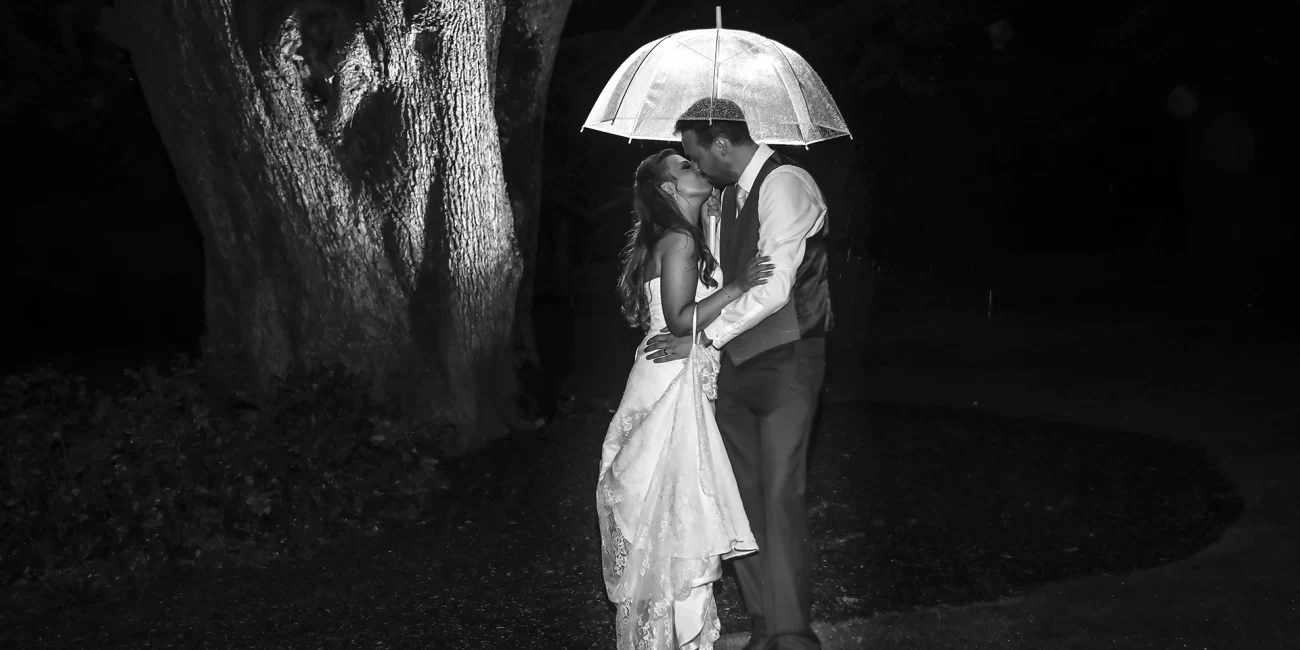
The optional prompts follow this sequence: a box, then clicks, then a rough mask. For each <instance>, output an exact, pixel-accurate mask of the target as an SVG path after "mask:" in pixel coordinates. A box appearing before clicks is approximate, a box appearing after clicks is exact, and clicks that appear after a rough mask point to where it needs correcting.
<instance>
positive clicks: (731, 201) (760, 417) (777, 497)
mask: <svg viewBox="0 0 1300 650" xmlns="http://www.w3.org/2000/svg"><path fill="white" fill-rule="evenodd" d="M711 221H712V222H713V223H712V224H710V225H711V228H710V240H711V241H710V244H711V245H712V247H713V250H714V251H717V258H718V262H719V267H720V270H721V274H722V279H723V282H724V283H726V282H730V281H731V280H732V279H733V278H736V277H739V275H740V274H741V273H742V272H743V270H744V268H745V264H746V263H747V262H748V261H749V260H750V259H752V258H753V257H754V256H755V255H757V254H759V253H760V251H761V253H762V254H764V255H769V256H771V258H772V260H771V263H772V264H773V265H774V269H773V275H772V276H771V277H770V278H768V282H767V283H766V284H763V285H759V286H757V287H754V288H753V289H751V290H750V291H749V292H747V293H746V294H745V295H744V296H742V297H741V298H740V299H738V300H736V301H735V302H733V303H731V304H730V305H728V306H727V307H726V308H725V309H724V310H723V312H722V314H721V315H719V316H718V318H717V319H716V320H715V321H714V322H713V323H711V324H710V325H709V326H708V327H707V328H705V334H706V335H707V336H708V337H709V338H710V339H712V340H713V345H715V346H716V347H718V348H719V349H721V350H722V352H723V354H722V370H721V372H720V373H719V376H718V399H717V401H716V411H717V421H718V428H719V429H720V431H721V433H722V437H723V442H724V443H725V444H726V447H727V454H728V455H729V456H730V458H731V464H732V468H733V470H734V471H735V475H736V482H737V484H738V485H739V487H740V496H741V499H742V501H743V502H744V505H745V513H746V514H747V515H748V517H749V521H750V527H751V529H752V530H753V532H754V536H755V538H756V540H757V542H758V548H759V552H758V553H757V554H756V555H749V556H747V557H743V558H740V559H737V560H736V574H737V577H738V578H739V582H740V589H741V594H742V595H743V597H744V599H745V606H746V608H747V609H748V610H749V614H750V618H751V620H752V622H753V635H754V638H756V639H766V643H767V645H764V646H762V647H764V648H768V649H772V650H776V649H779V650H786V649H795V648H798V649H808V648H819V647H820V643H819V642H818V640H817V637H816V635H814V634H813V632H812V628H811V627H810V623H811V620H810V617H811V608H812V544H811V540H810V539H809V530H808V508H807V504H806V503H805V500H804V490H805V487H806V485H807V456H808V440H809V437H810V435H811V432H812V423H813V416H814V414H815V412H816V409H817V402H818V397H819V396H820V394H821V387H822V380H823V377H824V375H825V368H826V354H825V351H826V339H825V335H826V333H827V332H828V331H830V329H831V327H832V320H833V319H832V315H831V302H830V292H829V289H828V286H827V284H828V278H827V276H828V273H827V255H826V243H825V234H826V202H825V200H824V199H823V198H822V194H821V191H820V189H818V187H817V184H816V182H814V181H813V179H812V177H811V176H810V175H809V174H808V172H807V171H805V170H804V169H802V168H800V167H798V166H797V165H793V164H792V163H791V162H790V161H788V160H785V159H783V158H782V157H781V156H780V155H779V154H776V153H775V152H773V151H772V150H771V149H770V148H768V147H766V146H760V147H759V150H758V152H757V153H755V154H754V157H753V159H752V160H751V161H750V163H749V165H748V166H747V167H746V169H745V172H744V173H743V174H741V177H740V180H739V181H738V182H737V183H736V184H735V185H732V186H730V187H728V188H727V189H726V190H725V191H724V192H723V195H722V210H721V213H720V214H719V216H718V217H716V218H715V219H713V220H711Z"/></svg>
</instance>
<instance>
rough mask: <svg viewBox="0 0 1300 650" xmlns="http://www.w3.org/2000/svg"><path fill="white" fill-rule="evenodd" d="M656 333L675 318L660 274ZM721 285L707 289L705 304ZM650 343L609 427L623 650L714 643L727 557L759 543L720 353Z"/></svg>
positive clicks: (611, 534) (614, 569) (611, 523)
mask: <svg viewBox="0 0 1300 650" xmlns="http://www.w3.org/2000/svg"><path fill="white" fill-rule="evenodd" d="M646 291H647V292H649V298H650V300H649V306H650V319H651V323H650V329H649V331H648V332H647V334H646V339H648V338H649V337H651V336H654V335H655V334H658V333H659V330H661V329H663V327H664V325H665V321H664V315H663V306H662V303H661V300H660V293H659V280H658V279H654V280H651V281H650V282H648V283H646ZM710 292H711V291H710V290H709V289H707V288H706V287H704V286H703V285H699V286H697V287H696V300H700V299H703V298H704V297H705V296H707V295H708V294H709V293H710ZM644 347H645V339H643V340H642V343H641V345H638V346H637V352H636V362H635V363H634V364H633V366H632V372H631V374H630V375H629V376H628V379H627V387H626V388H625V389H624V391H623V399H622V402H621V403H620V404H619V407H618V410H617V411H616V412H615V413H614V420H613V422H611V423H610V425H609V431H608V432H607V433H606V434H605V444H604V447H603V449H602V450H601V458H600V481H599V483H598V484H597V488H596V506H597V511H598V513H599V515H600V536H601V555H602V560H603V569H604V575H605V590H606V593H607V594H608V596H609V599H610V600H611V601H613V602H614V603H615V605H617V607H618V613H617V619H616V621H615V627H616V628H617V633H618V646H617V647H618V650H678V649H684V650H709V649H710V648H712V647H713V643H714V641H716V640H717V639H718V636H719V633H720V631H721V625H720V624H719V622H718V612H717V608H716V606H715V604H714V600H713V581H714V580H717V579H718V577H719V576H720V575H721V565H720V561H721V560H723V559H727V558H731V557H735V556H738V555H743V554H746V553H752V552H754V551H756V550H758V545H757V544H755V543H754V535H753V534H752V533H751V532H750V530H749V519H748V518H747V517H746V516H745V510H744V507H743V506H742V505H741V502H740V492H739V491H738V490H737V488H736V477H735V475H734V474H733V473H732V470H731V462H730V461H729V460H728V459H727V452H726V450H725V449H724V448H723V446H722V437H721V434H719V433H718V426H717V423H716V421H715V420H714V417H713V403H712V401H711V400H712V399H713V398H715V397H716V396H717V372H718V352H717V350H714V349H712V348H703V347H701V346H698V345H697V346H694V348H693V349H692V353H691V357H690V358H689V359H684V360H679V361H670V362H666V363H654V362H652V361H647V360H646V359H645V353H644V352H643V349H644Z"/></svg>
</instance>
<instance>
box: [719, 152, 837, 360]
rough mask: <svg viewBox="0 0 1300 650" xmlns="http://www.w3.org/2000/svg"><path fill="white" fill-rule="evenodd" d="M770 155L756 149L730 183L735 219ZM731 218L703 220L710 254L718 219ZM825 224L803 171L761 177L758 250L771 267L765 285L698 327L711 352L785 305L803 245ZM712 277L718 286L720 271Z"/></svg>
mask: <svg viewBox="0 0 1300 650" xmlns="http://www.w3.org/2000/svg"><path fill="white" fill-rule="evenodd" d="M771 156H772V149H771V148H770V147H768V146H767V145H765V144H760V145H759V146H758V151H756V152H755V153H754V157H753V158H752V159H750V161H749V165H747V166H746V167H745V171H744V173H742V174H741V175H740V180H738V181H736V185H737V188H736V216H738V215H739V214H740V209H741V208H743V207H744V206H745V199H746V198H747V197H748V196H749V193H750V191H751V190H752V189H753V186H754V180H755V179H756V178H757V177H758V173H759V171H761V170H762V168H763V163H765V162H767V159H768V158H770V157H771ZM736 216H732V215H721V214H720V215H719V216H717V217H712V218H710V219H709V221H710V222H711V223H710V224H709V234H708V243H709V248H710V249H712V250H713V251H714V252H715V255H716V254H717V251H720V250H721V248H720V247H719V241H720V239H719V236H720V234H721V229H720V220H721V219H733V218H736ZM825 223H826V200H825V199H824V198H823V197H822V193H821V190H820V189H819V188H818V187H817V182H816V181H814V180H813V178H812V176H811V175H809V174H808V172H807V171H806V170H804V169H803V168H802V167H796V166H794V165H785V166H783V167H778V168H776V169H774V170H772V173H770V174H768V175H767V178H766V179H764V180H763V186H762V192H761V193H760V194H759V197H758V250H759V251H760V253H761V254H763V255H767V256H770V257H771V258H772V259H771V261H770V262H769V263H770V264H772V265H773V268H772V275H771V276H770V277H768V278H767V283H766V284H760V285H758V286H756V287H754V288H753V289H750V290H749V291H747V292H746V293H745V295H743V296H741V297H740V298H738V299H736V300H735V301H733V302H732V303H731V304H729V305H727V306H726V307H724V308H723V309H722V313H721V314H719V315H718V317H717V319H715V320H714V321H713V322H712V323H710V324H709V326H708V327H705V328H704V334H705V335H706V336H708V337H709V338H710V339H712V341H713V347H715V348H719V349H721V348H722V346H724V345H726V344H727V342H728V341H730V340H731V339H734V338H736V337H737V336H740V335H741V334H743V333H745V332H746V331H748V330H749V329H750V328H751V327H753V326H754V325H756V324H758V323H759V321H762V320H763V319H764V318H767V317H768V316H770V315H772V314H774V313H776V311H777V310H779V309H781V308H782V307H784V306H785V303H787V302H789V301H790V291H791V289H792V288H793V287H794V276H795V272H796V271H798V269H799V265H800V264H801V263H803V254H804V246H805V240H807V239H808V237H809V236H811V235H814V234H817V233H818V232H820V231H821V229H822V226H823V225H824V224H825ZM745 261H748V260H745ZM719 263H721V260H719ZM713 275H714V279H716V280H717V281H718V284H719V286H721V284H722V270H721V269H718V270H716V271H715V272H714V274H713Z"/></svg>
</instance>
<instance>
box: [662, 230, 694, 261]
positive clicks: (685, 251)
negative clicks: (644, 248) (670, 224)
mask: <svg viewBox="0 0 1300 650" xmlns="http://www.w3.org/2000/svg"><path fill="white" fill-rule="evenodd" d="M654 252H655V255H656V256H660V257H662V256H678V255H685V256H687V257H690V256H691V255H694V254H695V240H694V239H692V238H691V236H690V235H688V234H686V233H684V232H681V231H679V230H669V231H668V232H666V233H664V234H663V236H662V237H660V238H659V241H657V242H655V251H654Z"/></svg>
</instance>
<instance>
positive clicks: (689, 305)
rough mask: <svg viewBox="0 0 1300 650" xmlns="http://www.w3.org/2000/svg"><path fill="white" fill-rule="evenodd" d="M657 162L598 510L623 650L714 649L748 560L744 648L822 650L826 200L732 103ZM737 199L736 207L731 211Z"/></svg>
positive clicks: (624, 267) (649, 184)
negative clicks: (637, 333) (813, 454)
mask: <svg viewBox="0 0 1300 650" xmlns="http://www.w3.org/2000/svg"><path fill="white" fill-rule="evenodd" d="M706 102H708V103H711V106H707V107H705V108H709V109H712V110H714V111H717V109H719V108H721V109H722V110H721V111H720V112H721V113H723V114H727V115H735V116H739V117H740V118H741V119H736V120H723V119H718V118H714V119H713V120H698V119H680V120H678V121H677V123H676V128H675V133H677V134H679V135H680V136H681V144H682V151H683V153H684V154H685V155H682V154H679V153H677V152H676V151H673V150H671V149H666V150H664V151H661V152H659V153H657V154H655V155H652V156H650V157H649V158H646V159H645V160H643V161H641V163H640V165H638V166H637V170H636V179H635V183H634V185H633V200H632V207H633V212H634V223H633V227H632V230H631V231H630V232H629V234H628V241H627V245H626V247H625V248H624V250H623V255H622V259H621V269H620V272H619V279H618V291H619V294H620V296H621V298H622V305H623V306H622V311H623V315H624V317H625V318H626V319H627V320H628V322H629V323H631V324H632V325H633V326H636V327H641V328H642V329H643V330H644V331H645V332H646V335H645V338H644V339H643V340H642V343H641V345H640V346H638V349H637V351H636V361H635V363H634V364H633V366H632V370H631V373H630V374H629V376H628V380H627V385H626V387H625V388H624V392H623V397H622V400H621V402H620V403H619V407H618V409H617V410H616V411H615V414H614V418H613V421H612V422H611V423H610V426H609V430H608V432H607V433H606V435H605V441H604V445H603V447H602V449H601V459H600V478H599V481H598V484H597V488H596V505H597V511H598V514H599V518H600V534H601V555H602V565H603V566H602V569H603V573H604V578H605V589H606V592H607V595H608V597H609V599H610V600H611V601H613V603H614V604H615V606H616V610H617V613H616V618H615V628H616V634H617V647H618V650H678V649H683V650H708V649H710V648H712V647H713V644H714V642H715V641H717V639H718V638H719V636H720V634H721V623H720V622H719V619H718V613H717V607H716V604H715V601H714V598H713V582H714V581H716V580H717V579H718V578H720V577H721V574H722V573H721V562H722V560H731V561H734V563H735V570H736V576H737V581H738V582H739V586H740V593H741V597H742V599H743V601H744V605H745V609H746V610H747V612H748V613H749V618H750V622H751V630H750V638H749V642H748V644H747V645H746V646H745V650H759V649H762V650H811V649H814V648H820V647H821V643H820V641H819V640H818V639H817V636H816V635H815V634H814V633H813V631H812V627H811V609H812V543H811V539H810V533H809V529H808V508H807V504H806V502H805V498H804V492H805V487H806V485H807V482H808V481H807V458H808V442H809V438H810V437H811V433H812V425H813V417H814V414H815V412H816V409H817V405H818V401H819V397H820V395H821V389H822V381H823V378H824V376H825V368H826V338H825V337H826V334H827V333H828V332H829V331H830V330H831V328H832V325H833V317H832V314H831V302H830V291H829V288H828V278H827V276H828V272H827V251H826V223H827V221H826V201H825V199H824V198H823V197H822V193H821V190H820V189H819V188H818V187H817V183H816V181H814V180H813V178H812V176H811V175H810V174H809V173H808V171H807V170H805V169H803V168H802V167H800V166H799V165H797V164H796V163H794V162H793V161H792V160H789V159H787V158H785V157H783V156H781V155H780V154H778V153H777V152H775V151H773V150H772V149H771V148H770V147H768V146H767V145H764V144H759V143H756V142H754V141H753V140H752V139H751V137H750V133H749V129H748V127H747V125H746V123H745V121H744V119H743V116H744V113H743V111H742V108H741V107H739V106H736V105H735V104H734V103H733V102H729V101H727V100H721V99H712V98H705V99H701V100H699V101H698V102H696V103H695V105H694V106H692V107H691V109H688V110H687V111H686V112H685V113H683V115H684V116H685V115H701V114H717V113H716V112H715V113H705V112H703V111H701V110H700V109H701V106H702V104H704V103H706ZM719 194H720V196H719Z"/></svg>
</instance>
